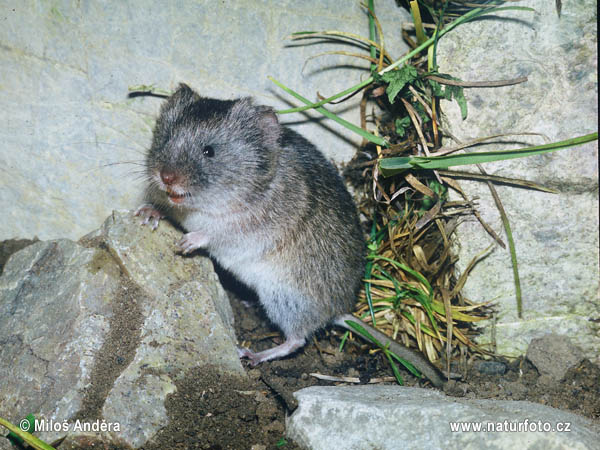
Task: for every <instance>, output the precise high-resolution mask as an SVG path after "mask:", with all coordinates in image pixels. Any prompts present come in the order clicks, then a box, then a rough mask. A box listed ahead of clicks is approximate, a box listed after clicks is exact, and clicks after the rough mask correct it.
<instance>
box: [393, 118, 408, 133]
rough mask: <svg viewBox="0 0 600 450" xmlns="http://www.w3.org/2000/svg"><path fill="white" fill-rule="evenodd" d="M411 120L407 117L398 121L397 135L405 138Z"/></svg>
mask: <svg viewBox="0 0 600 450" xmlns="http://www.w3.org/2000/svg"><path fill="white" fill-rule="evenodd" d="M410 124H411V120H410V117H409V116H405V117H403V118H402V119H396V122H395V125H396V134H397V135H398V136H399V137H403V136H404V134H405V133H406V129H407V128H408V127H409V126H410Z"/></svg>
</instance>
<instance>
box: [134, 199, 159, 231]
mask: <svg viewBox="0 0 600 450" xmlns="http://www.w3.org/2000/svg"><path fill="white" fill-rule="evenodd" d="M133 215H134V216H140V217H141V218H142V221H141V222H140V225H142V226H144V225H147V224H148V223H151V227H152V231H154V230H156V229H157V228H158V222H159V221H160V219H162V218H163V217H165V216H164V215H163V214H162V213H161V212H160V211H159V210H158V209H156V208H155V207H154V206H152V205H148V204H144V205H142V206H140V207H139V208H138V209H137V210H136V211H135V213H133Z"/></svg>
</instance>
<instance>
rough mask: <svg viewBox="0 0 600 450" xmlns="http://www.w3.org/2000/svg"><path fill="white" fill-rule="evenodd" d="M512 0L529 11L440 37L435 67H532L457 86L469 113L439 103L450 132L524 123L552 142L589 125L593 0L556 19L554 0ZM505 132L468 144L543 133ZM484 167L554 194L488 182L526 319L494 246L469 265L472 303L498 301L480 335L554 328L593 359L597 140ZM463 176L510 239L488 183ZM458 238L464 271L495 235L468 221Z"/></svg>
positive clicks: (503, 256) (594, 97)
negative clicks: (480, 84)
mask: <svg viewBox="0 0 600 450" xmlns="http://www.w3.org/2000/svg"><path fill="white" fill-rule="evenodd" d="M519 6H529V7H532V8H534V9H535V12H527V11H503V12H499V13H497V14H496V15H494V16H492V17H490V18H488V19H484V20H478V21H475V22H471V23H467V24H465V25H461V26H459V27H457V28H456V29H455V30H453V31H452V32H450V33H448V34H447V35H445V36H444V37H443V38H442V39H441V40H440V43H439V47H438V64H439V65H440V71H441V72H447V73H451V74H453V75H455V76H457V77H459V78H461V79H462V80H465V81H484V80H503V79H510V78H515V77H520V76H527V77H528V81H527V82H526V83H523V84H518V85H514V86H506V87H499V88H477V89H465V96H466V98H467V102H468V106H469V115H468V118H467V120H465V121H463V120H462V119H461V116H460V111H459V109H458V107H457V106H456V104H455V103H448V102H445V103H444V104H443V105H442V107H443V109H444V111H445V113H446V115H447V120H448V122H449V126H450V129H451V131H452V133H453V134H454V135H456V136H457V137H458V138H459V139H460V140H461V141H463V142H466V141H469V140H471V139H474V138H477V137H483V136H489V135H493V134H499V133H517V132H527V131H529V132H536V133H543V134H545V135H546V136H547V137H548V138H549V139H550V141H552V142H554V141H560V140H563V139H568V138H572V137H575V136H580V135H584V134H587V133H591V132H593V131H597V129H598V77H597V60H598V56H597V18H596V9H597V5H596V1H594V0H584V1H580V2H563V8H562V15H561V17H560V18H559V17H558V16H557V14H556V10H555V2H549V1H546V0H527V1H522V2H519ZM501 141H504V143H503V144H495V145H493V146H492V145H490V146H484V147H483V148H482V147H478V148H475V149H473V150H472V151H484V150H494V149H501V148H515V147H516V146H515V144H514V142H511V141H518V142H523V143H529V144H544V143H545V141H544V139H542V138H541V137H532V136H512V137H508V138H505V139H501ZM484 166H485V169H486V171H487V172H488V173H490V174H493V175H498V176H504V177H512V178H523V179H527V180H531V181H533V182H536V183H539V184H542V185H545V186H548V187H551V188H554V189H556V190H558V191H559V194H549V193H543V192H538V191H530V190H524V189H520V188H514V187H508V186H502V185H497V186H496V189H497V190H498V193H499V196H500V198H501V200H502V203H503V205H504V209H505V210H506V213H507V215H508V218H509V220H510V222H511V228H512V233H513V236H514V240H515V245H516V252H517V257H518V261H519V271H520V278H521V285H522V290H523V318H522V319H519V318H518V317H517V307H516V297H515V288H514V282H513V273H512V266H511V261H510V255H509V252H508V251H507V250H503V249H502V248H500V247H496V248H495V249H494V250H493V252H492V253H491V254H490V255H489V256H488V257H487V258H485V259H484V260H482V261H481V262H480V263H478V264H477V266H475V269H474V270H473V271H472V273H471V276H470V277H469V279H468V281H467V284H466V286H465V288H464V291H463V293H464V294H465V295H466V296H467V297H468V298H470V299H471V300H473V301H476V302H483V301H494V302H495V304H496V305H497V306H498V309H499V310H498V314H497V316H496V317H495V319H494V321H495V323H493V324H492V323H491V322H485V323H484V324H483V326H485V327H486V334H485V335H484V336H482V338H481V339H480V340H479V342H480V343H489V342H493V341H495V343H496V344H497V351H498V353H500V354H507V355H512V356H516V355H520V354H524V353H525V351H526V349H527V346H528V344H529V342H530V341H531V339H533V338H536V337H539V336H542V335H543V334H546V333H547V332H548V330H553V331H554V332H556V333H559V334H562V335H566V336H569V337H570V338H571V339H572V340H573V342H574V343H575V344H576V345H578V346H579V347H581V348H582V350H584V352H585V353H586V354H587V356H588V357H590V358H591V359H592V360H596V361H598V359H597V358H599V355H600V321H598V319H599V318H600V301H599V294H598V279H599V278H600V277H599V266H598V144H597V142H592V143H589V144H586V145H584V146H580V147H577V148H573V149H568V150H562V151H558V152H554V153H548V154H545V155H541V156H536V157H531V158H523V159H513V160H510V161H503V162H497V163H489V164H485V165H484ZM456 169H457V170H463V168H460V167H458V168H456ZM465 170H466V169H465ZM461 185H462V186H463V188H464V189H465V191H466V192H467V194H468V195H469V197H470V198H477V199H478V200H477V205H478V210H479V211H480V212H481V215H482V216H483V218H484V220H485V221H486V222H487V223H488V224H490V225H491V226H492V228H493V229H494V230H495V231H496V232H497V233H498V234H499V235H500V236H502V238H503V239H504V241H505V242H506V238H505V234H504V230H503V227H502V223H501V220H500V217H499V213H498V210H497V208H496V206H495V204H494V201H493V199H492V197H491V195H490V192H489V189H488V187H487V186H486V185H485V183H481V182H467V181H461ZM458 242H460V248H459V257H460V262H459V265H460V267H461V270H464V268H465V267H466V265H467V264H468V263H469V261H470V260H471V259H472V258H473V257H474V256H475V255H477V254H479V253H480V252H482V251H483V250H484V249H486V248H487V247H488V246H489V245H490V244H491V243H492V242H493V241H492V239H491V238H490V237H489V236H488V234H487V233H486V232H485V231H484V230H483V228H482V227H481V225H480V224H479V222H477V221H475V220H473V221H470V222H467V223H464V224H462V225H461V226H460V227H459V229H458ZM590 318H591V319H592V320H590ZM593 319H596V320H593ZM492 325H494V326H492Z"/></svg>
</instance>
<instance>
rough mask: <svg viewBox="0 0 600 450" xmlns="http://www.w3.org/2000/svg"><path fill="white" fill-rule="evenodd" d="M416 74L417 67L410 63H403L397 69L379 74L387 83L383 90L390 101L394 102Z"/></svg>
mask: <svg viewBox="0 0 600 450" xmlns="http://www.w3.org/2000/svg"><path fill="white" fill-rule="evenodd" d="M418 76H419V74H418V72H417V69H415V68H414V67H413V66H411V65H410V64H404V66H402V67H401V68H400V69H398V70H392V71H389V72H386V73H384V74H383V75H381V79H382V80H383V81H384V82H385V83H387V84H388V87H387V89H386V90H385V92H386V93H387V95H388V99H389V100H390V103H394V99H395V98H396V96H397V95H398V93H399V92H400V91H401V90H402V89H403V88H404V86H406V85H407V84H409V83H412V82H413V81H414V80H416V79H417V77H418Z"/></svg>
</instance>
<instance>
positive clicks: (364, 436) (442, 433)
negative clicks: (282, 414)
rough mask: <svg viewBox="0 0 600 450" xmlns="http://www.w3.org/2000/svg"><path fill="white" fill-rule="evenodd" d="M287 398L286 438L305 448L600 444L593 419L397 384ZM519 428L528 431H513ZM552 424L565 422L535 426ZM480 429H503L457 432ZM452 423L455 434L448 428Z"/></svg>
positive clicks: (306, 391) (589, 446) (317, 389)
mask: <svg viewBox="0 0 600 450" xmlns="http://www.w3.org/2000/svg"><path fill="white" fill-rule="evenodd" d="M294 395H295V396H296V398H297V399H298V403H299V406H298V409H297V410H296V411H295V412H294V413H293V414H292V415H291V416H290V417H289V418H288V420H287V436H288V437H289V438H291V439H293V440H294V441H295V442H296V443H298V444H299V445H300V446H302V447H303V448H307V449H311V450H318V449H327V450H329V449H332V448H343V449H345V450H352V449H356V450H362V449H365V448H377V449H381V450H384V449H398V448H422V449H440V448H443V449H450V450H451V449H479V448H524V447H526V448H561V449H563V448H564V449H567V448H569V449H571V448H577V449H582V450H583V449H590V450H591V449H595V448H597V444H598V439H600V429H599V427H598V425H597V424H594V423H593V422H592V421H590V420H587V419H585V418H583V417H580V416H577V415H575V414H572V413H568V412H563V411H559V410H557V409H554V408H550V407H547V406H542V405H538V404H535V403H530V402H524V401H495V400H494V401H493V400H467V399H457V398H450V397H445V396H444V395H443V394H441V393H440V392H438V391H432V390H425V389H418V388H409V387H401V386H349V387H322V386H320V387H309V388H306V389H302V390H300V391H298V392H296V393H295V394H294ZM519 423H520V424H521V425H520V426H521V427H522V429H525V428H523V427H527V428H526V429H527V431H512V430H513V428H514V429H517V428H516V427H518V426H519ZM559 423H560V424H568V426H569V430H570V431H569V432H562V433H559V432H548V431H543V430H544V429H543V428H542V429H540V428H541V427H548V426H549V427H556V426H559V425H558V424H559ZM481 424H484V425H485V426H486V427H487V426H488V425H487V424H490V425H489V426H490V427H494V429H495V430H500V429H502V430H506V431H487V432H481V431H478V432H477V431H467V428H462V427H469V426H480V425H481ZM454 426H456V427H458V428H457V431H453V429H452V427H454ZM561 426H562V425H561ZM462 430H465V431H462ZM525 443H526V444H525Z"/></svg>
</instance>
